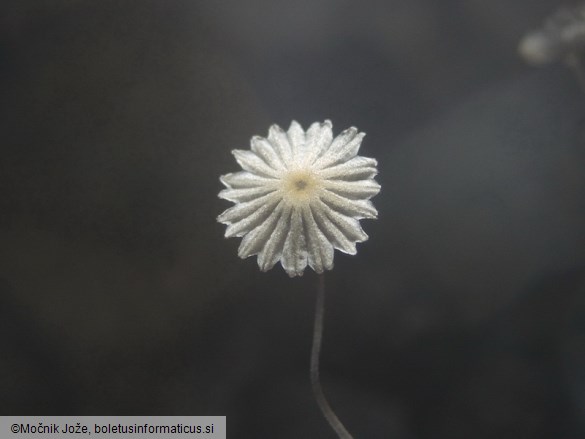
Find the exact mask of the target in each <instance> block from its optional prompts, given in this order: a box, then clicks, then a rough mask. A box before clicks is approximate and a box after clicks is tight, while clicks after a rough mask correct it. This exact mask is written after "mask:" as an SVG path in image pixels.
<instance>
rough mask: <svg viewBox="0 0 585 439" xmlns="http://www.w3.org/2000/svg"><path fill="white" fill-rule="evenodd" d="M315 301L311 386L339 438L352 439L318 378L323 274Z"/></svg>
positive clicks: (323, 311)
mask: <svg viewBox="0 0 585 439" xmlns="http://www.w3.org/2000/svg"><path fill="white" fill-rule="evenodd" d="M318 277H319V284H318V287H317V302H316V305H315V326H314V327H313V346H312V348H311V386H312V387H313V394H314V395H315V399H316V400H317V404H318V405H319V408H320V409H321V412H322V413H323V416H325V419H327V422H329V425H331V428H333V430H334V431H335V432H336V433H337V436H338V437H339V438H341V439H353V436H352V435H351V434H349V432H348V431H347V430H346V429H345V427H344V426H343V424H342V423H341V421H340V420H339V418H338V417H337V415H336V414H335V412H334V411H333V409H332V408H331V406H330V405H329V402H328V401H327V398H325V395H324V394H323V388H322V387H321V380H320V379H319V356H320V354H321V342H322V340H323V315H324V313H325V275H324V274H323V273H321V274H319V275H318Z"/></svg>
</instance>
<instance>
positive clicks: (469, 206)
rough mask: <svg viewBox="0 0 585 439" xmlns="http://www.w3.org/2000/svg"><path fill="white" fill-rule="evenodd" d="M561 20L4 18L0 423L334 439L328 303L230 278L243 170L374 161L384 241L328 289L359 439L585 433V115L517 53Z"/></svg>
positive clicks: (88, 5) (232, 5)
mask: <svg viewBox="0 0 585 439" xmlns="http://www.w3.org/2000/svg"><path fill="white" fill-rule="evenodd" d="M558 5H559V3H558V2H554V1H544V0H542V1H533V0H530V1H529V0H514V1H503V0H497V1H491V2H484V1H479V0H472V1H469V0H467V1H463V0H443V1H432V0H410V1H399V0H390V1H376V0H374V1H366V2H350V1H344V0H338V1H333V0H322V1H308V0H303V1H296V2H290V1H289V2H285V1H281V0H277V1H268V0H263V1H257V2H249V1H236V0H230V1H186V0H165V1H162V0H146V1H127V0H122V1H120V0H117V1H113V0H104V1H99V2H95V1H82V0H68V1H66V0H59V1H54V2H44V1H22V2H13V4H10V5H9V4H3V5H2V6H0V58H1V60H2V61H1V63H0V92H1V93H0V96H2V99H1V100H0V111H1V115H0V116H1V117H0V141H1V142H0V145H1V146H0V147H1V152H2V155H1V156H0V349H1V352H2V354H1V355H0V395H1V397H0V413H1V414H3V415H20V414H29V415H65V414H68V415H227V425H228V430H229V435H230V437H237V438H273V437H278V438H327V437H334V435H333V433H332V432H331V431H330V430H329V428H328V426H327V425H326V423H325V421H324V420H323V419H322V417H321V415H320V413H319V411H318V409H317V407H316V404H315V402H314V400H313V398H312V395H311V390H310V385H309V379H308V360H309V359H308V356H309V350H310V337H311V331H312V318H313V317H312V316H313V314H312V313H313V306H314V296H315V287H316V277H315V276H314V274H313V273H309V272H308V273H306V275H305V276H304V277H303V278H300V279H299V278H296V279H289V278H288V276H286V274H285V273H284V272H283V271H282V269H281V268H280V267H277V268H275V269H274V270H272V271H270V272H268V273H260V272H259V271H258V270H257V266H256V261H255V259H254V258H250V259H248V260H245V261H242V260H239V259H238V258H237V256H236V249H237V246H238V240H236V239H231V240H225V239H224V238H223V231H224V227H223V226H221V225H220V224H217V223H216V222H215V217H216V216H217V215H218V214H219V213H220V212H221V211H222V210H224V209H225V208H227V207H228V206H229V203H226V202H224V201H222V200H219V199H217V197H216V194H217V192H218V191H219V190H220V189H221V185H220V183H219V181H218V176H219V175H220V174H223V173H227V172H231V171H234V170H236V169H237V166H236V164H235V162H234V160H233V158H232V156H231V154H230V150H231V149H234V148H247V145H248V141H249V138H250V137H251V136H252V135H254V134H260V135H265V134H266V132H267V129H268V126H269V125H270V124H271V123H279V124H281V125H283V126H285V127H286V126H288V124H289V123H290V121H291V120H292V119H296V120H298V121H299V122H300V123H301V124H303V125H304V126H307V125H308V124H309V123H311V122H313V121H315V120H324V119H326V118H330V119H332V121H333V124H334V131H335V132H339V131H341V130H343V129H345V128H347V127H348V126H351V125H355V126H357V127H358V128H360V129H361V130H363V131H365V132H366V133H367V134H368V135H367V136H366V139H365V141H364V144H363V146H362V150H361V154H362V155H365V156H371V157H376V158H377V159H378V161H379V168H380V175H379V177H378V180H379V181H380V183H381V184H382V192H381V193H380V194H379V195H378V196H377V197H376V198H375V199H374V202H375V204H376V206H377V207H378V209H379V211H380V217H379V219H378V220H377V221H365V222H364V228H365V230H366V232H367V233H368V234H369V235H370V240H369V241H368V242H366V243H364V244H361V245H359V246H358V255H357V256H356V257H348V256H345V255H341V254H339V253H338V254H336V257H335V264H336V268H335V269H334V270H333V271H332V272H329V273H327V279H326V282H327V311H326V323H325V338H324V352H323V361H322V377H323V383H324V387H325V392H326V394H327V395H328V396H329V398H330V401H331V403H332V405H333V406H334V407H335V409H336V410H337V412H338V414H339V416H340V418H341V419H342V420H343V421H344V422H345V424H346V425H347V427H348V429H349V430H350V431H351V432H352V433H353V434H354V435H355V437H356V438H359V437H362V438H366V437H367V438H389V437H391V438H407V439H411V438H412V439H414V438H421V439H422V438H470V437H473V438H480V439H481V438H494V437H498V438H519V437H522V438H577V437H582V436H583V435H584V434H585V423H584V422H583V419H584V415H585V372H584V371H585V274H584V267H585V246H584V244H585V242H584V241H585V233H584V226H585V170H584V169H585V168H584V163H585V145H584V144H583V141H584V139H585V137H584V134H585V133H584V132H583V126H584V120H585V112H584V103H585V94H583V92H581V91H580V90H579V88H578V86H577V84H576V82H575V80H574V78H573V76H572V75H571V72H570V71H568V70H567V69H566V68H564V67H563V66H561V65H554V66H549V67H544V68H541V69H534V68H531V67H529V66H526V65H524V64H523V63H522V61H521V60H520V59H518V57H517V55H516V47H517V43H518V40H519V39H520V38H521V36H522V35H523V34H524V33H525V32H527V31H528V30H531V29H534V28H537V27H538V26H540V24H541V23H542V21H543V19H544V17H545V16H546V15H548V14H549V13H551V12H552V11H553V10H554V9H555V8H557V7H558Z"/></svg>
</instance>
